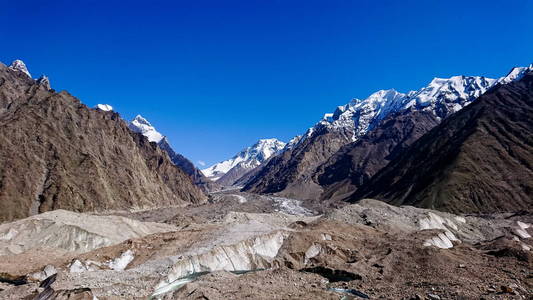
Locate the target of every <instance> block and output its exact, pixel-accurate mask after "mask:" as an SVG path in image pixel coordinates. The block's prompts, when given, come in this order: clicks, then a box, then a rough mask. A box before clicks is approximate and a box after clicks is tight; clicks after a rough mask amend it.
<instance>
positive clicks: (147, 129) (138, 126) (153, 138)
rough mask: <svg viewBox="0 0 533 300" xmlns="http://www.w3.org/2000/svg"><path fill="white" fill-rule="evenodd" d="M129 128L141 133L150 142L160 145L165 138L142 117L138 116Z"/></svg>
mask: <svg viewBox="0 0 533 300" xmlns="http://www.w3.org/2000/svg"><path fill="white" fill-rule="evenodd" d="M128 127H129V128H130V129H131V130H133V131H135V132H139V133H141V134H142V135H144V136H145V137H147V138H148V140H149V141H150V142H155V143H159V142H160V141H161V140H162V139H163V138H164V136H163V135H162V134H161V133H159V132H158V131H157V130H155V128H154V127H153V126H152V124H150V122H148V120H146V119H145V118H143V117H142V116H141V115H137V116H136V117H135V118H134V119H133V120H132V121H131V122H130V123H129V124H128Z"/></svg>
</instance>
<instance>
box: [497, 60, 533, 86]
mask: <svg viewBox="0 0 533 300" xmlns="http://www.w3.org/2000/svg"><path fill="white" fill-rule="evenodd" d="M531 71H533V64H530V65H529V66H527V67H515V68H513V69H512V70H511V71H510V72H509V74H507V75H506V76H504V77H502V78H500V79H498V83H501V84H507V83H509V82H511V81H515V80H519V79H521V78H522V77H524V75H525V74H526V73H528V72H531Z"/></svg>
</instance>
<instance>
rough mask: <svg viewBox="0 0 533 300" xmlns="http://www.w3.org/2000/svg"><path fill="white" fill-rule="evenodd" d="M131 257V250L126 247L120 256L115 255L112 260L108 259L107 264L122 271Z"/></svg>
mask: <svg viewBox="0 0 533 300" xmlns="http://www.w3.org/2000/svg"><path fill="white" fill-rule="evenodd" d="M133 258H134V256H133V251H131V250H129V249H128V250H127V251H126V252H124V253H122V254H121V255H120V257H117V258H115V259H114V260H112V261H110V262H109V263H108V266H109V267H110V268H111V269H113V270H115V271H123V270H124V269H126V267H127V266H128V264H129V263H130V262H131V261H132V260H133Z"/></svg>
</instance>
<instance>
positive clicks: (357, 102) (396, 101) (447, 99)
mask: <svg viewBox="0 0 533 300" xmlns="http://www.w3.org/2000/svg"><path fill="white" fill-rule="evenodd" d="M524 69H525V68H521V69H518V70H514V71H512V72H511V73H510V75H509V76H508V77H509V78H516V77H518V76H521V75H520V74H523V73H525V72H526V71H525V70H524ZM496 82H497V80H495V79H490V78H485V77H482V76H453V77H450V78H433V80H431V82H430V83H429V84H428V85H427V86H425V87H423V88H421V89H419V90H418V91H410V92H409V93H407V94H404V93H400V92H398V91H396V90H394V89H388V90H380V91H377V92H375V93H373V94H371V95H370V96H368V97H367V98H365V99H353V100H352V101H350V102H349V103H348V104H346V105H343V106H339V107H337V109H336V110H335V112H333V113H328V114H325V115H324V117H323V118H322V119H321V120H320V121H319V122H318V123H317V124H316V125H315V126H313V127H311V128H310V129H309V130H307V132H306V134H305V135H304V137H303V138H302V139H300V142H302V141H304V140H305V139H307V138H309V137H311V136H313V134H315V132H319V130H317V129H318V128H320V127H326V128H327V129H328V130H346V131H348V132H351V133H352V141H356V140H357V139H358V138H359V137H360V136H362V135H364V134H366V133H367V132H368V131H370V130H372V129H373V128H374V127H375V126H376V125H377V124H378V123H379V122H380V121H381V120H383V119H384V118H386V117H387V116H389V115H390V114H391V113H394V112H398V111H400V110H403V109H407V108H413V109H416V110H422V109H424V110H431V111H432V112H433V113H434V114H435V115H436V116H437V117H439V118H444V117H446V116H448V115H449V114H451V113H454V112H457V111H458V110H460V109H461V108H463V107H464V106H465V105H467V104H468V103H470V102H472V101H473V100H474V99H476V98H477V97H479V96H480V95H481V94H483V93H484V92H485V91H487V90H488V89H489V88H490V87H492V86H493V85H494V84H495V83H496Z"/></svg>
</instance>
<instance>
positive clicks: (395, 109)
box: [243, 66, 533, 212]
mask: <svg viewBox="0 0 533 300" xmlns="http://www.w3.org/2000/svg"><path fill="white" fill-rule="evenodd" d="M532 70H533V67H531V66H530V67H526V68H514V69H513V70H512V71H511V72H510V73H509V74H508V75H507V76H505V77H502V78H500V79H497V80H496V79H489V78H485V77H473V76H454V77H451V78H448V79H441V78H435V79H433V80H432V81H431V83H430V84H429V85H428V86H427V87H424V88H422V89H420V90H418V91H413V92H409V93H407V94H402V93H399V92H396V91H394V90H383V91H379V92H376V93H374V94H372V95H371V96H370V97H369V98H367V99H365V100H359V99H355V100H353V101H351V102H350V103H349V104H347V105H345V106H341V107H339V108H337V110H336V111H335V112H334V113H332V114H326V115H325V116H324V118H323V119H322V120H321V121H320V122H318V123H317V124H316V125H315V126H313V127H312V128H310V129H309V130H308V131H307V132H306V134H304V135H303V137H302V138H300V139H298V142H297V143H296V144H295V145H293V146H292V147H291V148H290V149H285V150H284V151H282V152H281V153H280V154H279V155H277V156H274V157H272V158H271V159H270V160H269V161H268V162H267V163H265V165H263V166H261V168H260V169H258V170H257V171H256V173H255V174H254V176H253V177H252V178H250V179H249V180H248V181H247V183H246V185H245V186H244V188H243V190H244V191H249V192H255V193H266V194H276V195H281V196H286V197H292V198H297V199H302V200H318V201H323V200H349V201H356V200H358V199H362V198H364V197H377V198H378V199H382V200H386V201H389V202H391V203H395V204H413V205H417V206H422V207H428V208H436V209H441V210H449V211H453V212H486V211H491V210H492V211H494V210H498V211H511V210H516V209H521V208H531V202H532V201H531V198H532V197H531V185H530V184H528V183H531V182H533V177H532V176H531V173H530V169H529V166H530V165H529V162H530V161H531V159H532V154H533V151H531V149H530V148H528V147H529V146H528V145H530V141H531V139H530V137H529V136H528V135H527V134H525V133H524V132H523V130H524V129H525V128H529V127H527V126H531V116H533V115H531V114H530V115H529V118H526V117H525V116H527V113H529V111H528V110H527V109H525V108H524V105H518V104H519V103H514V102H515V101H514V100H512V99H509V102H510V104H512V105H510V106H509V107H508V109H509V110H513V109H514V108H513V105H517V106H516V109H517V112H516V114H515V115H514V116H513V115H512V114H510V112H509V113H506V114H505V113H503V112H502V113H494V116H493V117H494V118H496V116H500V119H498V120H500V121H501V122H500V123H497V122H493V124H491V125H493V126H494V128H493V130H498V132H502V136H498V137H494V138H493V139H492V140H490V139H487V141H490V142H488V144H486V145H485V147H489V145H491V144H494V145H492V146H490V147H492V148H496V147H497V144H498V143H502V142H503V141H504V137H506V138H508V140H506V142H505V146H504V148H505V147H507V148H510V149H515V150H513V153H520V154H517V155H518V157H516V158H515V159H516V160H517V161H520V162H521V163H522V165H523V168H518V166H517V165H515V166H512V164H510V163H509V164H508V163H505V162H504V160H506V159H508V160H511V158H509V157H507V156H505V155H500V154H499V152H497V153H494V151H493V152H491V151H487V153H490V155H489V157H490V159H485V160H479V163H482V162H486V164H483V166H484V167H485V168H488V169H491V170H492V169H495V170H499V171H500V172H499V174H500V176H496V174H492V175H490V174H491V173H490V172H488V173H486V174H485V175H486V176H481V178H483V179H484V180H485V184H484V185H482V184H478V185H477V191H476V189H475V188H472V189H469V188H467V187H469V186H470V185H469V184H471V183H465V185H460V184H457V185H453V184H452V182H456V181H460V180H459V178H462V177H461V176H457V174H455V175H456V176H453V177H452V178H453V180H452V179H450V180H451V181H446V180H445V177H443V176H441V177H438V176H437V175H435V174H436V172H437V171H443V170H441V169H440V167H439V166H433V169H431V172H429V173H424V172H422V171H417V170H427V168H431V167H430V166H431V163H430V161H429V162H428V164H427V165H426V164H423V163H420V160H421V159H422V156H418V157H416V158H412V161H411V164H412V166H416V167H413V168H412V169H409V172H412V173H408V171H405V170H404V169H407V166H403V168H400V167H397V168H392V166H396V165H397V164H398V163H399V162H400V161H405V160H406V158H408V157H411V156H412V155H413V154H414V153H419V152H420V150H419V149H418V148H420V144H418V143H417V144H416V146H415V145H413V144H414V143H415V142H417V141H418V140H419V139H421V138H424V140H427V139H430V138H429V137H430V136H432V133H433V131H432V129H433V128H435V127H436V126H437V125H439V124H440V123H441V122H442V121H443V120H447V119H448V118H449V117H450V116H455V114H458V112H462V111H463V110H465V109H466V108H469V107H470V106H473V105H470V104H471V103H473V102H474V101H475V100H476V99H478V98H479V97H480V96H482V95H484V94H485V93H486V92H487V91H492V92H491V93H493V91H494V90H496V89H501V88H502V86H505V85H506V84H511V83H513V82H515V81H516V80H527V79H526V78H525V77H524V76H525V74H527V73H528V72H530V71H532ZM528 76H529V75H528ZM509 89H513V88H512V87H509ZM515 89H516V88H515ZM527 89H528V87H527V84H526V86H523V87H522V88H521V89H518V90H513V91H514V92H513V93H509V95H510V96H509V97H512V95H514V94H517V93H520V92H522V93H523V92H524V91H527ZM501 97H504V96H501ZM506 97H507V96H506ZM521 97H523V98H527V97H528V96H527V95H525V94H524V95H522V96H521ZM482 98H483V97H482ZM483 102H489V103H490V104H488V106H491V107H494V106H497V105H498V103H496V102H495V101H492V102H491V101H483ZM526 102H527V101H526ZM526 106H527V105H526ZM475 107H477V104H476V106H475ZM519 108H521V109H519ZM470 109H471V108H469V109H468V110H470ZM468 110H467V111H468ZM485 110H487V109H485ZM487 118H489V117H487ZM513 118H520V120H522V122H523V123H521V124H518V125H516V124H515V125H516V126H513V125H512V124H506V122H510V123H513V122H514V120H515V119H513ZM472 122H474V121H472ZM526 123H527V124H526ZM445 124H448V122H445ZM457 126H458V125H457ZM500 127H501V128H507V129H508V130H510V133H504V132H503V131H502V129H500ZM439 128H440V127H439ZM520 128H522V129H520ZM489 129H490V126H489V125H487V126H486V127H485V130H489ZM448 130H449V131H450V130H452V129H448ZM511 134H517V135H518V136H517V137H516V138H511ZM519 137H520V138H526V140H525V141H524V140H522V139H519ZM448 142H449V143H452V142H453V140H452V141H448ZM461 147H465V145H461ZM518 149H522V150H524V149H527V150H525V151H519V150H518ZM434 150H435V149H434ZM440 150H442V148H438V151H437V150H435V151H433V152H431V153H432V155H434V156H436V157H438V155H439V154H440V152H439V151H440ZM456 150H457V149H456ZM500 150H502V149H500ZM427 151H428V149H426V152H424V153H426V154H427ZM420 155H421V154H420ZM465 155H466V154H461V157H462V156H465ZM413 157H414V156H413ZM448 159H449V158H448ZM478 159H479V157H478ZM454 161H455V162H458V160H450V162H454ZM414 162H417V163H414ZM461 162H462V161H461ZM462 163H463V162H462ZM499 163H500V165H498V164H499ZM471 165H472V166H476V164H475V163H471ZM385 167H387V168H386V170H388V171H387V173H386V174H387V175H380V176H377V175H376V174H378V173H379V174H381V172H380V171H381V170H383V168H385ZM479 167H480V168H483V167H482V166H479ZM506 167H509V169H506ZM400 170H401V171H400ZM528 170H529V171H528ZM383 172H385V171H383ZM417 172H419V173H417ZM468 172H470V173H468V174H463V175H464V176H466V177H473V176H474V175H473V174H475V172H480V170H475V169H474V168H473V167H471V168H470V169H469V170H468ZM415 173H416V174H424V175H420V176H417V177H416V178H418V180H415V179H413V178H412V176H414V174H415ZM456 173H460V172H459V171H456ZM502 174H514V175H513V176H520V177H521V178H522V179H520V180H518V179H517V178H514V177H513V176H511V175H507V176H503V175H502ZM435 176H437V178H434V177H435ZM378 178H379V180H378ZM430 178H434V181H431V185H430V186H424V184H423V183H421V182H425V181H428V182H429V181H430ZM491 178H492V180H490V179H491ZM411 180H414V181H413V182H412V181H411ZM444 182H447V184H448V186H445V185H444ZM465 182H466V181H465ZM422 186H424V187H422ZM488 186H491V188H489V187H488ZM448 187H449V188H451V189H454V188H455V189H462V193H459V192H457V191H452V190H450V191H448ZM498 187H502V188H501V189H499V188H498ZM417 188H418V189H423V190H424V191H423V192H420V191H419V190H417ZM437 189H439V190H438V191H437ZM497 190H500V191H502V193H503V191H505V194H506V195H508V196H506V197H505V196H503V194H498V193H496V191H497ZM482 191H485V192H484V193H485V194H484V195H485V198H486V197H489V198H490V199H484V197H483V196H482V194H481V192H482ZM491 191H492V192H491ZM528 191H529V192H528ZM467 193H471V197H470V198H469V200H468V201H470V202H469V203H464V204H463V205H461V203H462V201H463V202H464V201H467V200H466V198H468V196H467V195H466V194H467ZM450 195H451V196H450ZM528 197H529V198H528ZM447 198H449V199H448V201H446V200H445V199H447ZM460 199H463V200H460ZM526 199H528V200H526ZM515 204H516V205H515Z"/></svg>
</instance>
